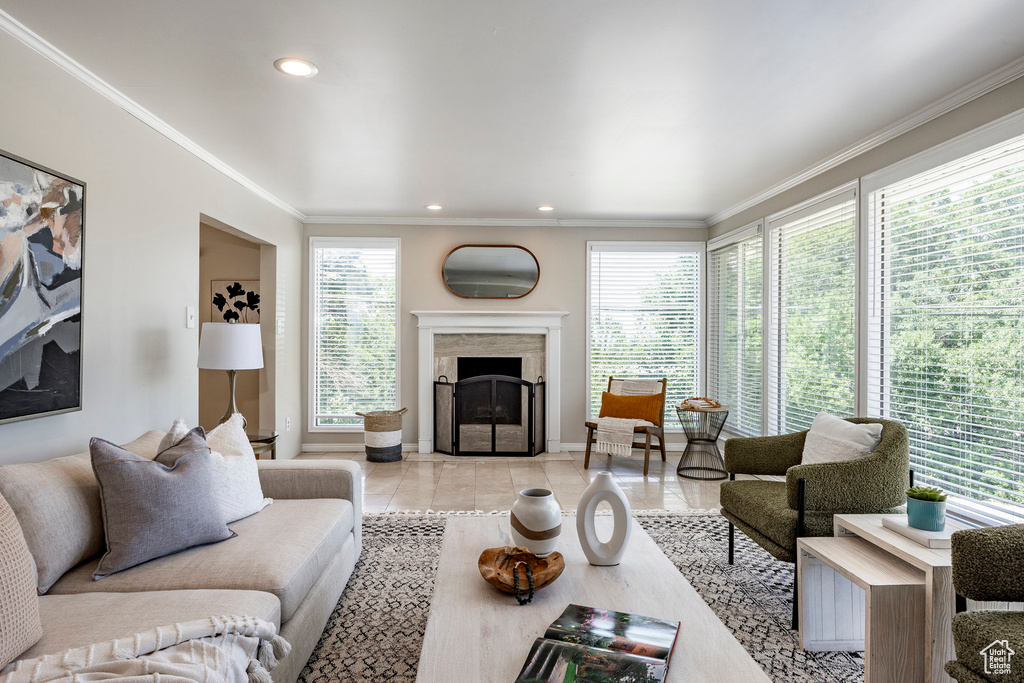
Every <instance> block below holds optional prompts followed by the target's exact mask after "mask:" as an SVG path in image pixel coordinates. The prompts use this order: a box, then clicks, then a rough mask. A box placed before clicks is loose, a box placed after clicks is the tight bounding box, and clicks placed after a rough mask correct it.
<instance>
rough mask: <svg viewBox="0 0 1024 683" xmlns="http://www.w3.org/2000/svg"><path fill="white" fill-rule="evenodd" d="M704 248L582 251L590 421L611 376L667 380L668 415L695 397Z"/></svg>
mask: <svg viewBox="0 0 1024 683" xmlns="http://www.w3.org/2000/svg"><path fill="white" fill-rule="evenodd" d="M703 246H704V245H703V244H693V245H691V244H686V243H679V242H657V243H630V242H612V243H590V244H589V245H588V249H589V252H590V254H589V258H590V282H589V291H588V302H589V325H590V346H589V348H588V354H589V359H588V360H589V363H588V365H589V368H590V417H591V419H595V418H597V416H598V413H599V411H600V408H601V392H603V391H606V390H607V388H608V377H609V376H615V377H626V378H640V379H660V378H662V377H666V378H668V392H667V394H668V395H667V397H666V411H667V414H668V415H670V414H671V411H672V406H675V405H678V404H679V403H680V402H682V400H683V399H684V398H686V397H688V396H693V395H695V394H696V393H697V392H698V387H699V363H700V340H701V337H700V335H701V329H700V298H701V262H702V260H703V259H702V252H703ZM666 421H667V418H666Z"/></svg>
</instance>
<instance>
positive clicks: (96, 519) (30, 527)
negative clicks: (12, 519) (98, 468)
mask: <svg viewBox="0 0 1024 683" xmlns="http://www.w3.org/2000/svg"><path fill="white" fill-rule="evenodd" d="M0 495H2V496H3V497H4V498H6V499H7V501H8V502H9V503H10V504H11V507H12V508H14V514H16V515H17V516H18V521H19V522H21V529H22V531H24V532H25V540H26V542H27V543H28V548H29V550H30V551H31V552H32V557H33V558H35V561H36V585H37V587H38V589H39V593H40V594H42V593H45V592H46V591H47V590H48V589H49V588H50V586H52V585H53V582H54V581H56V580H57V579H59V578H60V576H61V574H63V573H64V572H66V571H67V570H69V569H71V568H72V567H74V566H75V565H76V564H78V563H79V562H81V561H82V560H85V559H87V558H90V557H92V556H94V555H97V554H98V553H101V552H103V515H102V513H101V511H100V490H99V486H98V485H97V483H96V477H95V476H94V475H93V473H92V464H91V462H90V461H89V454H88V453H81V454H79V455H69V456H67V457H65V458H57V459H55V460H47V461H46V462H35V463H25V464H22V465H5V466H3V467H0Z"/></svg>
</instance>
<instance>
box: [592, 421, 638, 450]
mask: <svg viewBox="0 0 1024 683" xmlns="http://www.w3.org/2000/svg"><path fill="white" fill-rule="evenodd" d="M640 422H641V420H629V419H625V418H621V417H599V418H597V444H596V448H597V452H598V453H607V454H608V455H629V454H630V452H631V451H632V449H633V429H634V428H635V427H636V426H637V425H638V424H640Z"/></svg>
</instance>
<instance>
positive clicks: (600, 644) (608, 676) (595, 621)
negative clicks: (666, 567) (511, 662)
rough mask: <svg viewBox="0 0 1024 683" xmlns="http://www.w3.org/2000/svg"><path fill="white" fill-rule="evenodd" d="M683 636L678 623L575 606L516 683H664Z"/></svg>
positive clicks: (541, 641)
mask: <svg viewBox="0 0 1024 683" xmlns="http://www.w3.org/2000/svg"><path fill="white" fill-rule="evenodd" d="M678 635H679V622H678V621H665V620H664V619H653V618H651V617H643V616H640V615H638V614H627V613H625V612H612V611H609V610H603V609H596V608H594V607H584V606H582V605H569V606H568V607H567V608H566V609H565V611H564V612H562V616H560V617H558V619H556V620H555V621H554V623H552V624H551V626H549V627H548V630H547V631H546V632H545V633H544V637H543V638H538V639H537V640H536V641H535V642H534V643H533V647H532V648H531V649H530V654H529V656H528V657H527V658H526V663H525V664H524V665H523V670H522V671H520V672H519V677H518V678H517V679H516V683H622V682H623V681H628V682H629V683H663V681H664V680H665V676H666V674H667V673H668V664H669V660H670V659H671V658H672V649H673V648H674V647H675V644H676V637H677V636H678Z"/></svg>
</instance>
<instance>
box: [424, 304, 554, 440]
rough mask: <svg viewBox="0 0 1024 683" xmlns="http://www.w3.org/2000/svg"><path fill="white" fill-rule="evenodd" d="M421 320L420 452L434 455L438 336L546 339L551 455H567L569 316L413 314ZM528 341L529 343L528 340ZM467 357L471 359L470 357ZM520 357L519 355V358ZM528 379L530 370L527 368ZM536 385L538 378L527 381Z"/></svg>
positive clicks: (547, 313) (544, 313)
mask: <svg viewBox="0 0 1024 683" xmlns="http://www.w3.org/2000/svg"><path fill="white" fill-rule="evenodd" d="M411 312H412V314H413V315H414V316H416V317H417V318H418V320H419V322H418V325H417V326H418V328H419V342H418V354H417V356H418V371H417V375H418V376H417V385H418V387H417V388H418V403H419V425H418V438H419V452H420V453H433V452H434V380H435V379H436V377H435V376H434V368H435V358H436V355H435V352H434V335H494V334H501V335H517V334H518V335H531V336H533V337H534V338H535V337H536V336H537V335H542V336H543V338H544V365H545V368H544V372H542V373H540V374H543V375H544V381H545V382H546V385H547V386H546V390H547V393H546V397H545V398H546V401H547V435H548V442H547V452H548V453H558V452H560V451H561V450H562V423H561V416H560V413H561V405H562V402H561V401H562V398H561V397H562V387H561V383H562V382H561V379H562V369H561V367H562V366H561V363H562V354H561V342H562V318H564V317H565V316H567V315H569V312H568V311H411ZM524 341H525V340H524ZM467 355H468V354H467ZM517 355H518V354H517ZM523 369H524V374H525V371H526V369H527V367H526V364H525V363H524V368H523ZM526 379H530V380H531V381H532V379H533V378H526Z"/></svg>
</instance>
